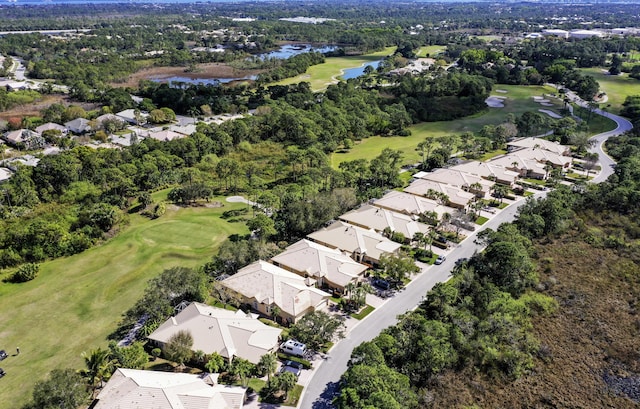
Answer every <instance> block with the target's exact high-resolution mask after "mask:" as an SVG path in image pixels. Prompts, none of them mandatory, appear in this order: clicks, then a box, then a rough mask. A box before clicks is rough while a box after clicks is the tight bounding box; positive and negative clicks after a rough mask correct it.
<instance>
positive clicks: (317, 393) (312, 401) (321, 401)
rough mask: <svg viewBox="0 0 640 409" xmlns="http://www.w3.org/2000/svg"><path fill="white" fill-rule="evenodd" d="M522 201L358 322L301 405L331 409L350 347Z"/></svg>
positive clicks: (471, 249)
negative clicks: (480, 233)
mask: <svg viewBox="0 0 640 409" xmlns="http://www.w3.org/2000/svg"><path fill="white" fill-rule="evenodd" d="M544 195H546V192H540V193H538V194H537V195H536V197H543V196H544ZM522 203H523V202H522V201H519V202H516V203H513V204H512V205H510V206H509V207H507V208H505V209H503V210H502V211H501V212H500V213H498V214H497V215H496V216H495V217H493V218H492V219H491V220H490V221H488V222H487V223H486V224H484V225H483V226H482V227H481V228H480V229H478V230H476V231H475V232H474V233H473V234H471V235H470V236H469V238H468V239H466V240H465V241H464V242H463V243H461V244H460V245H459V246H458V247H457V248H455V249H453V250H452V251H451V253H449V255H447V260H446V261H445V262H444V263H442V264H441V265H439V266H435V265H434V266H430V267H429V268H427V269H425V270H424V271H423V272H422V273H420V275H419V276H418V277H417V278H416V279H414V280H413V281H411V283H409V285H408V286H407V287H406V288H405V289H404V290H402V291H401V292H399V293H397V294H396V295H395V296H394V297H393V298H390V299H389V300H388V301H387V302H386V303H385V304H384V305H383V306H382V307H380V308H378V309H376V310H375V311H374V312H372V313H371V314H370V315H369V316H368V317H367V318H366V319H365V320H364V321H361V322H360V323H359V324H358V326H357V327H355V328H354V329H353V330H352V331H351V332H350V334H349V336H348V337H347V338H345V339H343V340H342V341H340V342H339V343H338V344H336V345H335V346H334V347H333V349H331V352H330V353H329V354H328V359H326V360H325V361H324V362H322V364H321V365H320V366H319V368H317V369H316V370H315V373H314V375H313V377H312V378H311V380H310V382H309V384H308V385H307V387H306V388H305V392H304V397H303V399H302V403H301V405H299V407H300V408H303V409H308V408H313V409H324V408H332V407H333V406H332V405H331V400H332V399H333V397H334V396H335V394H336V392H337V382H338V381H339V380H340V376H341V375H342V374H343V373H344V372H345V371H346V369H347V361H348V360H349V357H350V356H351V352H352V351H353V349H354V348H355V347H356V346H358V345H360V344H361V343H362V342H365V341H370V340H372V339H373V338H375V337H376V336H377V335H378V334H379V333H380V331H382V330H383V329H384V328H387V327H389V326H391V325H394V324H395V323H396V322H397V319H396V317H397V316H398V315H400V314H404V313H405V312H407V311H410V310H412V309H414V308H415V307H416V306H417V305H418V304H420V302H421V301H422V299H423V297H424V296H425V294H426V293H427V292H428V291H429V290H430V289H431V288H433V286H434V285H435V284H436V283H439V282H443V281H447V280H448V279H449V278H450V277H451V274H450V272H451V270H452V269H453V267H454V265H455V262H456V260H458V259H460V258H469V257H471V256H473V254H474V253H475V252H476V251H480V250H481V248H480V247H479V246H478V245H476V244H475V243H474V238H475V237H476V236H477V234H478V233H479V232H480V231H482V230H484V229H487V228H492V229H494V230H495V229H496V228H497V227H498V226H499V225H500V224H501V223H504V222H509V221H512V220H513V219H514V218H515V215H516V212H517V210H518V207H519V206H520V205H521V204H522Z"/></svg>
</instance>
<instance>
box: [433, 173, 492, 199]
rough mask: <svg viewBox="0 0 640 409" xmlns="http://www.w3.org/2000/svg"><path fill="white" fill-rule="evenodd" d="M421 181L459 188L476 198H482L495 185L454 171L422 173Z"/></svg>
mask: <svg viewBox="0 0 640 409" xmlns="http://www.w3.org/2000/svg"><path fill="white" fill-rule="evenodd" d="M422 179H426V180H432V181H434V182H438V183H446V184H448V185H451V186H455V187H459V188H460V189H462V190H464V191H467V192H471V193H473V194H475V195H476V196H478V197H484V196H485V195H486V194H487V193H488V192H489V191H490V190H491V187H492V186H493V185H494V183H495V182H491V181H489V180H487V179H483V178H482V177H480V176H477V175H472V174H470V173H466V172H461V171H459V170H456V169H435V170H433V171H432V172H423V175H422Z"/></svg>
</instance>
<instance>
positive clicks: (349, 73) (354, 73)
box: [340, 60, 382, 80]
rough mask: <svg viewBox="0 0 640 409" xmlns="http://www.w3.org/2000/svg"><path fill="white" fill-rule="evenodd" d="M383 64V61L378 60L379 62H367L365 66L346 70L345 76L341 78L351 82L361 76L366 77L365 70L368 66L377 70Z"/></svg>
mask: <svg viewBox="0 0 640 409" xmlns="http://www.w3.org/2000/svg"><path fill="white" fill-rule="evenodd" d="M381 63H382V60H378V61H371V62H366V63H364V64H362V65H361V66H359V67H356V68H347V69H346V70H344V72H343V74H342V75H341V76H340V77H341V78H342V79H343V80H349V79H351V78H358V77H359V76H361V75H364V69H365V68H366V67H368V66H371V67H373V68H374V69H375V68H378V67H379V66H380V64H381Z"/></svg>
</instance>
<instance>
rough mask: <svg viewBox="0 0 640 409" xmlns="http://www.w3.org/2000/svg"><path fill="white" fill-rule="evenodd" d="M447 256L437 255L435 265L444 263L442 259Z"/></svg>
mask: <svg viewBox="0 0 640 409" xmlns="http://www.w3.org/2000/svg"><path fill="white" fill-rule="evenodd" d="M446 259H447V258H446V257H445V256H438V258H437V259H436V262H435V263H434V264H435V265H436V266H439V265H440V264H442V263H444V261H445V260H446Z"/></svg>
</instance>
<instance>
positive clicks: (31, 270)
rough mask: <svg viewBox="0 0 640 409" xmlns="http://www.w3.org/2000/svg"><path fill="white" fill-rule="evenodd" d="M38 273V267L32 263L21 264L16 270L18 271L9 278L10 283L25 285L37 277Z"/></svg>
mask: <svg viewBox="0 0 640 409" xmlns="http://www.w3.org/2000/svg"><path fill="white" fill-rule="evenodd" d="M39 271H40V265H39V264H34V263H28V264H23V265H22V266H20V268H18V271H16V272H15V273H13V276H12V277H11V281H13V282H14V283H26V282H27V281H31V280H33V279H34V278H36V277H37V276H38V272H39Z"/></svg>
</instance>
